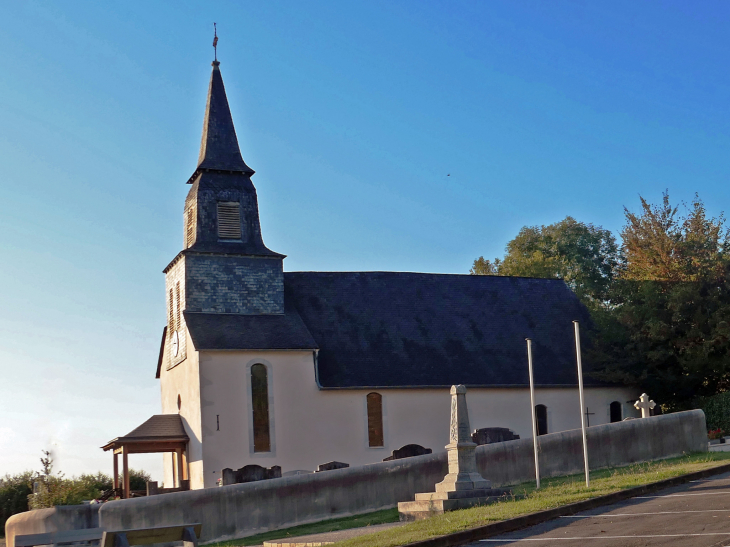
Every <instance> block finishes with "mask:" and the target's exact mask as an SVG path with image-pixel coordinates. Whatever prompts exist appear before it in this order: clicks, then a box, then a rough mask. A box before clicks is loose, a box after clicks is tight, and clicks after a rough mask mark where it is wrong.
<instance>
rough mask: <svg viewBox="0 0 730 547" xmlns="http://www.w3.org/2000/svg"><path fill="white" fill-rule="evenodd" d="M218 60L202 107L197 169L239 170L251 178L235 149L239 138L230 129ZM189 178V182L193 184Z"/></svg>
mask: <svg viewBox="0 0 730 547" xmlns="http://www.w3.org/2000/svg"><path fill="white" fill-rule="evenodd" d="M219 65H220V63H219V62H218V61H214V62H213V71H212V72H211V75H210V85H209V86H208V100H207V103H206V106H205V120H204V122H203V137H202V139H201V142H200V155H199V156H198V168H197V170H196V172H195V173H196V174H197V173H198V172H199V171H200V170H205V169H213V170H219V171H239V172H242V173H246V174H248V175H253V174H254V170H253V169H251V168H250V167H249V166H248V165H246V162H244V161H243V157H242V156H241V150H240V149H239V147H238V137H236V129H235V128H234V126H233V118H232V117H231V109H230V107H229V106H228V98H227V97H226V89H225V86H224V85H223V77H222V76H221V71H220V68H219ZM194 177H195V175H193V177H191V180H190V181H189V182H190V183H192V182H193V180H192V179H193V178H194Z"/></svg>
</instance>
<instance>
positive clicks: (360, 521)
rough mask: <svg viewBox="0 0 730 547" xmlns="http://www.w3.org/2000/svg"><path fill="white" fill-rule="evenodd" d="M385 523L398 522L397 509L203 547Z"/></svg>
mask: <svg viewBox="0 0 730 547" xmlns="http://www.w3.org/2000/svg"><path fill="white" fill-rule="evenodd" d="M386 522H398V509H386V510H384V511H375V512H374V513H367V514H364V515H357V516H354V517H343V518H339V519H330V520H323V521H320V522H314V523H312V524H302V525H301V526H294V527H292V528H284V529H282V530H273V531H271V532H264V533H263V534H256V535H255V536H248V537H245V538H241V539H232V540H230V541H221V542H218V543H207V544H206V545H205V547H236V546H238V545H261V544H262V543H263V542H264V541H268V540H271V539H283V538H288V537H295V536H305V535H310V534H321V533H322V532H336V531H337V530H348V529H350V528H361V527H363V526H373V525H374V524H385V523H386Z"/></svg>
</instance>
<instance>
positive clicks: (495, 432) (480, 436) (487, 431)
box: [471, 427, 520, 446]
mask: <svg viewBox="0 0 730 547" xmlns="http://www.w3.org/2000/svg"><path fill="white" fill-rule="evenodd" d="M519 438H520V436H519V435H517V434H515V432H514V431H512V430H510V429H507V428H506V427H483V428H481V429H475V430H474V433H472V434H471V440H472V442H474V443H476V444H477V446H479V445H482V444H491V443H503V442H505V441H514V440H517V439H519Z"/></svg>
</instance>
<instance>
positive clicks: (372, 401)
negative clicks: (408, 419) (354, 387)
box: [367, 393, 384, 446]
mask: <svg viewBox="0 0 730 547" xmlns="http://www.w3.org/2000/svg"><path fill="white" fill-rule="evenodd" d="M367 403H368V446H383V445H384V443H383V396H382V395H381V394H380V393H368V395H367Z"/></svg>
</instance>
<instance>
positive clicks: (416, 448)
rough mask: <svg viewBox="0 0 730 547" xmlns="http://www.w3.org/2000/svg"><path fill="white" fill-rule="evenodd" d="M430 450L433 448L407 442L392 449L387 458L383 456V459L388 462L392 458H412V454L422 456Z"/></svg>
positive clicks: (429, 452)
mask: <svg viewBox="0 0 730 547" xmlns="http://www.w3.org/2000/svg"><path fill="white" fill-rule="evenodd" d="M432 452H433V450H431V449H430V448H424V447H422V446H421V445H420V444H407V445H405V446H401V447H400V448H398V449H396V450H393V453H392V454H391V455H390V456H388V457H387V458H384V459H383V461H384V462H389V461H392V460H400V459H402V458H412V457H413V456H424V455H426V454H431V453H432Z"/></svg>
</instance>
